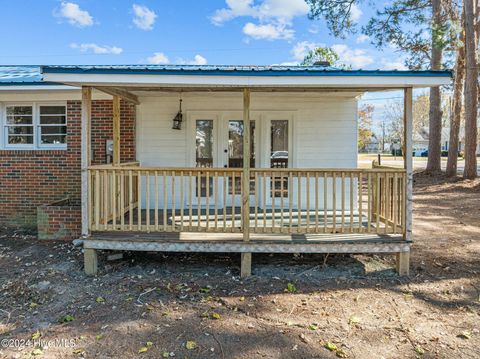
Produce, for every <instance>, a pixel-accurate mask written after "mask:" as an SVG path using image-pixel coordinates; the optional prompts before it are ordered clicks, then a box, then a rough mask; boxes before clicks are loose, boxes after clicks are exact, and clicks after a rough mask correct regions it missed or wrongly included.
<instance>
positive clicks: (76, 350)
mask: <svg viewBox="0 0 480 359" xmlns="http://www.w3.org/2000/svg"><path fill="white" fill-rule="evenodd" d="M83 352H85V350H84V349H81V348H79V349H74V350H73V352H72V353H73V354H82V353H83Z"/></svg>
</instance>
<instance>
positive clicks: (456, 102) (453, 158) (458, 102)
mask: <svg viewBox="0 0 480 359" xmlns="http://www.w3.org/2000/svg"><path fill="white" fill-rule="evenodd" d="M461 23H462V31H461V33H460V39H459V40H460V44H459V45H458V48H457V60H456V63H455V83H454V88H453V111H452V115H451V116H450V139H449V141H448V161H447V171H446V172H447V176H449V177H453V176H456V175H457V159H458V143H459V139H458V136H459V133H460V122H461V121H460V120H461V116H462V97H463V79H464V77H465V31H464V30H463V26H464V15H462V21H461Z"/></svg>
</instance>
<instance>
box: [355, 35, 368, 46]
mask: <svg viewBox="0 0 480 359" xmlns="http://www.w3.org/2000/svg"><path fill="white" fill-rule="evenodd" d="M369 40H370V36H368V35H364V34H362V35H358V36H357V39H356V41H357V44H363V43H364V42H367V41H369Z"/></svg>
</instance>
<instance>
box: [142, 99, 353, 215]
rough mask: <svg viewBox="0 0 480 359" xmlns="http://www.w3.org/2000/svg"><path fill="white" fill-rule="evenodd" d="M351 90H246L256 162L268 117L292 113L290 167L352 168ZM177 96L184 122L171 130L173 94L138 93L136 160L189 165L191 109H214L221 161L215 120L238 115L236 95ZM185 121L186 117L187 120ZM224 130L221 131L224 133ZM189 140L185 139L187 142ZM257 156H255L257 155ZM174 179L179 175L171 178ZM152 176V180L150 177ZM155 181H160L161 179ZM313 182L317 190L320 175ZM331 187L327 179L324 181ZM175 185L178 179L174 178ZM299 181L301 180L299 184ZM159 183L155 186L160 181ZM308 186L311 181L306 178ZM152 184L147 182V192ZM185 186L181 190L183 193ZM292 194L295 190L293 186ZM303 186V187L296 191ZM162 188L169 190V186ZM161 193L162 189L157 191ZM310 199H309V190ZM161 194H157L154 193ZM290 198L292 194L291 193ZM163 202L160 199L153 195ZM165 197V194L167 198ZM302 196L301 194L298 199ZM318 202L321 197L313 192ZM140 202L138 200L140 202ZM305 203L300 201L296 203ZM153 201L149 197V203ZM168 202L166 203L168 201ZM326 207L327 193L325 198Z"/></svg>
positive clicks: (266, 139) (266, 138) (211, 112)
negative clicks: (249, 95) (255, 135)
mask: <svg viewBox="0 0 480 359" xmlns="http://www.w3.org/2000/svg"><path fill="white" fill-rule="evenodd" d="M356 95H357V94H341V93H340V94H332V93H319V94H299V93H292V94H284V93H282V94H256V93H253V94H252V99H251V109H252V119H255V120H256V121H260V122H262V123H261V124H260V123H258V122H257V129H258V128H261V129H260V132H263V133H259V136H258V138H257V142H258V143H259V145H258V146H259V148H258V150H259V152H260V153H259V156H262V155H263V159H262V160H261V161H260V164H261V166H267V164H268V159H269V148H268V147H269V146H268V142H269V133H267V130H268V129H269V128H268V126H267V125H266V122H267V121H268V120H269V119H272V118H275V119H282V118H285V119H287V118H291V119H292V121H293V122H292V134H291V146H292V147H291V156H290V158H291V167H297V168H356V167H357V100H356ZM182 98H183V104H182V107H183V112H184V123H183V126H182V130H180V131H178V130H173V129H172V128H171V127H172V119H173V117H174V116H175V114H176V112H177V111H178V100H179V96H178V95H176V94H161V95H157V94H155V96H140V101H141V104H140V105H139V106H137V158H138V160H139V161H140V163H141V165H142V166H159V167H190V166H192V165H193V163H192V158H193V155H192V154H193V151H194V146H193V145H194V142H193V141H194V140H193V133H191V132H192V131H191V130H189V123H188V122H189V120H190V121H192V116H191V115H192V114H195V115H198V116H201V114H203V113H205V116H204V117H205V118H208V117H211V116H212V115H216V116H217V118H218V132H216V135H217V137H216V138H215V140H216V141H217V143H216V144H215V146H217V149H218V162H217V163H216V165H218V166H221V165H222V164H223V162H222V160H223V158H222V149H223V143H222V142H221V141H224V140H225V139H224V137H223V138H222V139H220V138H219V136H220V135H221V134H222V133H225V132H226V131H225V129H224V130H222V128H223V127H222V125H221V122H220V120H221V119H222V118H223V117H225V114H232V111H235V112H234V116H233V117H235V116H236V118H238V119H241V111H242V95H241V94H240V93H236V94H227V93H221V92H214V93H212V94H192V93H185V94H183V95H182ZM190 126H191V123H190ZM225 136H226V135H225ZM189 142H191V143H189ZM259 156H257V157H259ZM177 181H178V183H179V179H178V178H177ZM151 182H153V181H151ZM159 182H160V183H159V186H161V185H162V183H161V180H160V181H159ZM319 184H320V186H319V188H320V189H321V190H322V191H323V181H320V183H319ZM329 185H330V190H331V181H330V183H329ZM177 186H178V184H177ZM303 187H305V183H304V184H303ZM345 187H346V192H347V197H346V200H345V202H346V205H347V207H348V204H349V199H348V190H349V183H348V181H347V182H346V186H345ZM160 188H161V187H160ZM310 188H311V192H313V189H314V181H313V180H312V182H311V187H310ZM340 190H341V183H340V181H338V182H337V199H338V200H337V208H339V205H340V204H341V202H340V201H341V198H340V196H341V192H340ZM152 191H153V186H152V188H151V193H153V192H152ZM178 192H179V191H178V188H177V190H176V197H177V198H176V201H175V202H176V207H177V208H178V206H179V198H178ZM186 192H187V191H186V190H185V193H186ZM293 192H294V194H295V196H296V194H297V191H296V190H294V191H293ZM302 192H303V191H302ZM167 193H169V194H170V193H171V189H170V186H169V188H168V191H167ZM160 194H163V191H161V192H160ZM311 196H312V198H311V199H310V203H311V205H312V206H313V205H314V199H313V196H314V193H312V194H311ZM160 197H161V196H160ZM293 200H294V203H295V204H296V203H297V199H296V198H294V199H293ZM159 202H160V203H159V205H160V206H163V199H161V198H160V199H159ZM170 202H171V198H168V203H170ZM303 202H305V200H303ZM319 203H320V204H321V205H322V206H323V198H322V197H320V198H319ZM143 205H144V204H143ZM304 205H305V204H303V205H302V207H303V206H304ZM151 206H153V203H151ZM169 207H170V206H169ZM328 207H329V208H331V198H329V206H328Z"/></svg>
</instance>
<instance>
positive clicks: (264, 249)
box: [45, 67, 445, 276]
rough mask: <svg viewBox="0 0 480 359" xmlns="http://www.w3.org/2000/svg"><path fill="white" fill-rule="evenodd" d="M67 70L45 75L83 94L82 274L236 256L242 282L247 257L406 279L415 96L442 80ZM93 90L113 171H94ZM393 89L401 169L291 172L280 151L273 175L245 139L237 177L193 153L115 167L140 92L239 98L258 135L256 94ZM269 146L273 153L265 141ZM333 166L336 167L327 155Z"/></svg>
mask: <svg viewBox="0 0 480 359" xmlns="http://www.w3.org/2000/svg"><path fill="white" fill-rule="evenodd" d="M70 70H71V69H70ZM70 70H69V69H68V68H66V69H63V70H59V69H58V68H56V67H52V69H50V70H49V69H46V71H45V74H46V75H47V76H49V78H50V79H51V80H55V81H58V80H60V79H61V82H63V83H68V84H72V85H76V86H82V94H83V96H82V131H83V132H82V233H83V235H84V238H85V241H84V249H85V271H86V272H87V273H88V274H95V273H96V272H97V265H98V264H97V252H96V251H97V250H137V251H199V252H234V253H241V275H242V276H248V275H250V273H251V261H252V253H302V252H306V253H307V252H308V253H391V254H395V255H396V256H397V270H398V272H399V273H400V274H408V268H409V254H410V245H411V243H412V237H411V232H412V223H411V220H412V217H411V211H412V202H411V201H412V146H411V138H412V116H413V114H412V89H413V87H416V86H427V85H430V84H437V83H439V82H442V81H445V80H444V78H443V77H438V78H437V77H435V76H434V75H433V74H432V75H431V76H425V77H422V78H420V79H419V78H417V77H415V76H412V77H407V78H401V77H398V78H395V77H392V76H390V77H389V78H388V80H386V79H385V78H381V79H380V80H379V79H378V78H375V79H370V78H369V77H368V78H367V77H365V78H363V81H358V79H354V81H348V82H345V79H336V80H333V78H331V77H330V78H325V77H322V76H321V75H319V77H318V78H317V77H311V78H309V79H307V78H304V77H300V76H298V77H297V76H293V77H292V78H289V81H287V82H285V81H279V79H278V78H277V76H276V75H275V76H274V77H270V76H267V75H264V76H258V77H256V76H255V75H253V76H252V74H249V77H248V79H247V78H243V77H242V76H237V75H235V76H233V77H234V78H233V77H232V78H229V77H228V76H229V74H225V76H212V78H208V76H205V75H203V74H202V76H196V77H195V75H191V76H190V77H192V78H188V79H187V78H186V77H188V76H186V77H185V76H178V77H176V78H175V79H173V80H172V78H171V77H172V76H173V77H175V76H174V75H165V74H163V73H158V74H157V73H154V74H135V72H133V73H132V74H129V75H119V76H118V77H117V76H113V74H114V73H112V74H110V73H108V71H107V70H105V71H107V73H105V74H104V73H100V75H99V74H95V73H89V71H86V72H85V73H83V72H81V71H80V74H79V71H77V70H75V71H71V72H69V71H70ZM59 72H61V74H59ZM217 75H218V74H217ZM166 76H169V77H170V78H168V79H167V77H166ZM442 76H443V75H442ZM193 77H195V78H193ZM200 77H201V79H200ZM220 77H222V79H220ZM153 78H154V80H153V82H152V79H153ZM285 78H286V77H285ZM285 78H284V79H285ZM320 78H321V80H322V81H320ZM177 79H178V80H177ZM312 79H313V80H312ZM220 80H222V81H220ZM261 80H263V81H261ZM299 80H300V81H299ZM324 80H326V81H324ZM369 80H370V81H369ZM366 84H367V85H366ZM92 89H96V90H99V91H103V92H105V93H108V94H111V95H112V96H113V109H114V110H113V119H112V121H113V163H112V164H107V165H100V166H92V165H91V163H90V158H89V157H90V138H89V128H90V123H91V122H90V121H91V119H90V117H91V116H90V112H91V97H92ZM392 89H397V90H398V89H402V90H403V92H404V104H405V106H404V108H405V111H404V122H403V125H404V141H403V142H404V148H403V152H404V154H405V161H404V168H387V167H379V166H376V167H375V168H372V169H358V168H356V165H352V166H351V167H347V168H345V167H341V166H334V167H328V168H326V167H325V168H323V167H320V168H319V167H313V166H312V167H310V166H299V165H298V163H297V164H295V163H293V161H292V162H289V161H291V153H292V152H294V151H295V149H292V148H291V147H290V148H289V147H286V150H285V151H284V152H287V156H288V160H287V161H286V162H285V163H286V164H285V165H276V164H273V158H274V157H275V156H276V154H275V152H274V148H273V147H272V146H270V148H268V149H266V150H265V149H264V153H265V156H264V159H263V160H262V159H261V157H260V156H259V153H260V151H258V147H256V146H257V145H253V143H254V142H258V141H255V140H254V138H252V137H253V136H254V132H253V131H243V132H242V134H241V143H242V146H241V147H242V156H241V162H239V164H240V166H238V164H237V165H232V164H231V162H228V161H227V162H220V158H221V157H220V156H219V160H215V159H211V160H208V156H206V159H207V160H206V159H205V158H201V156H200V157H199V155H198V153H197V155H196V156H195V159H194V160H193V162H191V166H178V167H176V166H151V165H148V163H147V164H144V163H143V161H142V160H140V161H138V162H133V163H122V160H121V158H120V138H121V131H120V128H121V124H120V106H119V103H120V99H123V100H125V101H131V102H133V103H136V104H140V103H141V100H142V93H144V92H145V91H148V93H149V95H152V94H153V95H155V96H164V95H166V94H171V93H175V94H185V93H189V92H192V93H199V92H200V93H209V94H217V93H218V94H221V93H225V92H228V93H229V94H230V95H231V96H237V97H241V99H242V100H241V103H242V111H241V118H240V119H239V120H238V121H237V122H239V121H240V122H241V123H242V126H243V128H247V129H248V128H252V127H251V124H252V122H254V121H255V122H256V123H257V124H258V123H260V121H259V120H258V119H257V120H254V121H252V116H253V115H254V112H255V111H253V110H252V109H251V95H252V94H253V93H268V94H273V95H274V94H289V93H295V94H296V95H297V96H298V94H299V93H300V94H309V93H314V94H316V95H321V94H328V93H330V94H331V93H335V94H342V93H350V94H351V93H363V92H365V91H385V90H392ZM198 118H199V119H200V118H203V117H198ZM186 120H187V122H188V121H189V120H190V118H187V119H186ZM202 121H203V120H202ZM190 122H192V121H190ZM197 122H198V120H197ZM212 123H213V122H212ZM137 125H138V119H137ZM269 131H270V129H269ZM355 131H356V127H355ZM197 133H198V132H197ZM269 136H270V137H271V136H273V135H271V134H270V135H269ZM353 137H355V138H356V134H354V136H353ZM137 139H138V138H137ZM201 140H204V139H201ZM270 141H271V143H273V141H274V140H273V137H271V139H270ZM197 142H198V135H197ZM252 142H253V143H252ZM350 145H352V144H350ZM138 146H139V145H138V144H137V147H138ZM353 146H355V147H356V143H354V144H353ZM197 152H198V150H197ZM227 152H229V150H228V149H227V148H226V149H225V153H227ZM277 152H281V151H277ZM219 153H221V151H219ZM254 154H255V155H254ZM159 155H160V154H159ZM163 155H164V156H168V154H163ZM354 155H355V157H356V151H355V152H354ZM281 156H284V155H282V154H280V157H281ZM331 156H332V158H335V153H332V154H331ZM202 161H203V162H202ZM254 161H255V162H256V166H254V165H252V162H254ZM147 162H148V161H147ZM204 162H205V163H204ZM277 162H278V161H277ZM340 163H341V162H339V164H340Z"/></svg>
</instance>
